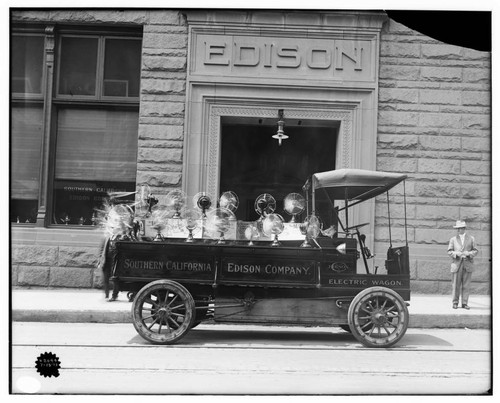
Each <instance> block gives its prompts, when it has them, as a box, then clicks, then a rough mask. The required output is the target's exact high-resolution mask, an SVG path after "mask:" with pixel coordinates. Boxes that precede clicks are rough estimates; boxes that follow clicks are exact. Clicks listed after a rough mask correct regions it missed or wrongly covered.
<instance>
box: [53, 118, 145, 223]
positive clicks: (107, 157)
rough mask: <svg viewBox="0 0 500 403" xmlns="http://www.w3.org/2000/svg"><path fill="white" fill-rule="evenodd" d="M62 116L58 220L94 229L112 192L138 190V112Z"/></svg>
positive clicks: (57, 173)
mask: <svg viewBox="0 0 500 403" xmlns="http://www.w3.org/2000/svg"><path fill="white" fill-rule="evenodd" d="M58 115H59V116H58V119H57V126H58V133H57V147H56V166H55V181H54V189H55V190H54V196H55V197H54V203H55V208H54V216H53V222H54V223H55V224H80V225H92V224H94V223H95V222H94V221H93V217H94V216H93V214H94V209H95V208H96V207H99V206H100V205H101V204H102V203H103V201H104V198H105V197H106V195H107V193H109V192H133V191H134V190H135V175H136V159H137V127H138V114H137V113H136V112H130V111H114V110H108V111H106V110H93V109H90V110H89V109H69V108H66V109H61V110H59V114H58ZM131 198H132V200H133V199H134V196H133V195H132V196H131ZM94 218H95V217H94Z"/></svg>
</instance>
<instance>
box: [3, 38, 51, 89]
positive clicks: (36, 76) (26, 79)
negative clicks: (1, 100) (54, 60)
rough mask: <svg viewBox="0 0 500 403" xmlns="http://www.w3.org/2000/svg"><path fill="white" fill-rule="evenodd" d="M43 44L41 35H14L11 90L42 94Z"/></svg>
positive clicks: (12, 42)
mask: <svg viewBox="0 0 500 403" xmlns="http://www.w3.org/2000/svg"><path fill="white" fill-rule="evenodd" d="M43 46H44V37H43V36H41V35H13V36H12V40H11V81H10V82H11V92H12V93H13V94H23V95H29V94H39V95H41V94H42V76H43Z"/></svg>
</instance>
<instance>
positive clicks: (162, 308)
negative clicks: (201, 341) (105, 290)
mask: <svg viewBox="0 0 500 403" xmlns="http://www.w3.org/2000/svg"><path fill="white" fill-rule="evenodd" d="M194 307H195V304H194V300H193V297H192V296H191V294H190V293H189V291H188V290H187V289H186V288H185V287H183V286H182V285H180V284H179V283H176V282H175V281H170V280H157V281H153V282H151V283H149V284H147V285H146V286H144V287H143V288H142V289H141V290H140V291H139V292H138V293H137V295H136V296H135V299H134V302H133V304H132V319H133V324H134V327H135V330H137V333H139V335H140V336H141V337H142V338H144V339H145V340H147V341H149V342H150V343H153V344H173V343H176V342H177V341H179V340H180V339H181V338H182V337H184V336H185V335H186V333H187V332H188V331H189V329H191V327H192V325H193V323H194V320H195V308H194Z"/></svg>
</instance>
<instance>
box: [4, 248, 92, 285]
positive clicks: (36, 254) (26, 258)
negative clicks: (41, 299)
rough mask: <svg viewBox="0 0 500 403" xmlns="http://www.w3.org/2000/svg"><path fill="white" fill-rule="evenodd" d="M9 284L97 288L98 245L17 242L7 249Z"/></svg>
mask: <svg viewBox="0 0 500 403" xmlns="http://www.w3.org/2000/svg"><path fill="white" fill-rule="evenodd" d="M11 259H12V270H11V281H12V285H13V286H35V287H75V288H91V287H100V286H101V284H102V279H101V273H98V272H99V270H97V269H96V266H97V260H98V248H92V247H88V246H82V247H77V246H71V247H70V246H49V245H18V246H13V247H12V250H11Z"/></svg>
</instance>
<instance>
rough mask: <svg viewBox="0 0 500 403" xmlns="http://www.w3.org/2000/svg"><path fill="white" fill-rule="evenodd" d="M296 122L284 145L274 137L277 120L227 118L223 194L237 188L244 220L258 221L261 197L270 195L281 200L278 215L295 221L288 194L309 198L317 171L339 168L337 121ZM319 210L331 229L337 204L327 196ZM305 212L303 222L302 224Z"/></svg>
mask: <svg viewBox="0 0 500 403" xmlns="http://www.w3.org/2000/svg"><path fill="white" fill-rule="evenodd" d="M285 121H286V117H285ZM294 123H295V124H294V125H290V124H288V123H287V122H286V123H285V134H286V135H287V136H289V138H288V139H286V140H283V142H282V144H281V146H280V145H278V141H277V140H276V139H273V138H272V136H273V135H274V134H275V133H276V130H277V125H276V122H274V120H268V121H263V120H262V119H253V120H252V119H246V118H245V119H243V118H242V119H239V121H235V119H234V118H223V120H222V129H221V132H222V135H221V177H220V192H221V193H222V192H224V191H229V190H231V191H233V192H235V193H236V194H237V195H238V198H239V200H240V205H239V208H238V209H237V211H236V217H237V219H238V220H243V221H254V220H257V219H258V218H259V216H258V214H257V213H256V212H255V210H254V202H255V199H256V198H257V196H259V195H260V194H262V193H269V194H271V195H272V196H273V197H274V198H275V199H276V213H278V214H281V215H282V216H283V218H284V219H285V221H289V220H290V218H291V217H290V216H289V215H288V214H287V213H286V212H284V211H283V199H284V198H285V196H286V195H287V194H289V193H300V194H302V195H303V196H304V197H306V195H305V193H304V192H303V190H302V187H303V185H304V183H305V182H306V180H307V179H308V178H310V176H311V175H312V174H313V173H315V172H323V171H329V170H332V169H335V155H336V145H337V132H338V127H337V125H336V123H335V122H312V121H307V122H301V121H297V120H295V121H294ZM317 210H318V214H319V215H320V217H321V218H322V220H323V221H324V225H328V226H329V225H330V224H331V222H332V218H333V217H331V216H332V211H331V206H329V203H328V204H327V203H326V200H325V199H321V195H320V198H319V200H318V203H317ZM305 214H306V213H305V212H304V213H302V215H301V216H300V217H297V218H298V219H299V220H301V219H303V218H304V217H305Z"/></svg>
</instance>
